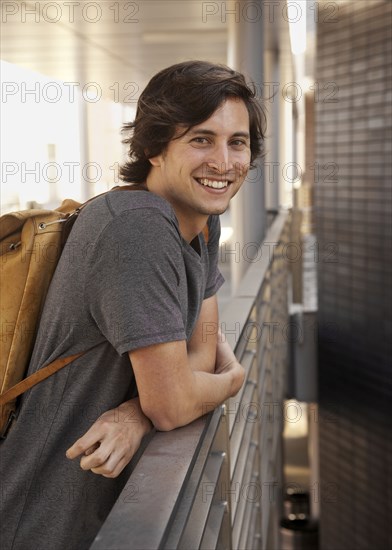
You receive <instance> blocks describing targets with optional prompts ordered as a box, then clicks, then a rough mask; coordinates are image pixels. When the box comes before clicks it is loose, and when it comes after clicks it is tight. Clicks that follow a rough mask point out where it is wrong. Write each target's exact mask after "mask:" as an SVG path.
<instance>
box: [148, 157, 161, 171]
mask: <svg viewBox="0 0 392 550" xmlns="http://www.w3.org/2000/svg"><path fill="white" fill-rule="evenodd" d="M148 161H149V163H150V164H151V165H152V166H155V167H156V168H157V167H159V166H160V165H161V162H162V155H157V156H156V157H150V158H149V159H148Z"/></svg>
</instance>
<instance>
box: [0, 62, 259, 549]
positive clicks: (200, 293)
mask: <svg viewBox="0 0 392 550" xmlns="http://www.w3.org/2000/svg"><path fill="white" fill-rule="evenodd" d="M262 126H263V114H262V111H261V110H260V108H259V106H258V104H257V103H256V101H255V98H254V95H253V93H252V91H251V90H250V89H249V88H248V87H247V85H246V83H245V80H244V78H243V76H242V75H240V74H239V73H236V72H234V71H231V70H230V69H228V68H227V67H222V66H216V65H213V64H210V63H206V62H187V63H181V64H178V65H174V66H172V67H169V68H168V69H165V70H163V71H161V72H160V73H158V74H157V75H156V76H155V77H153V78H152V80H151V81H150V83H149V84H148V86H147V88H146V89H145V91H144V92H143V94H142V95H141V97H140V100H139V104H138V111H137V114H136V119H135V121H134V123H132V124H130V125H128V126H127V129H128V130H131V131H132V134H131V136H130V137H129V138H128V139H126V140H125V141H126V143H128V144H129V146H130V150H129V153H130V160H129V162H128V163H126V164H125V166H124V167H123V169H122V177H123V179H124V181H127V182H130V183H133V184H136V187H135V190H132V191H129V190H128V191H120V190H113V191H111V192H109V193H107V194H106V195H103V196H100V197H98V198H97V199H95V200H94V201H92V202H91V203H90V204H89V205H88V206H87V207H86V208H85V209H83V211H82V213H81V214H80V217H79V219H78V220H77V222H76V223H75V225H74V227H73V229H72V232H71V234H70V236H69V239H68V241H67V243H66V246H65V248H64V251H63V254H62V257H61V259H60V262H59V264H58V267H57V270H56V273H55V276H54V278H53V281H52V284H51V288H50V290H49V294H48V297H47V300H46V304H45V308H44V312H43V315H42V319H41V323H40V330H39V335H38V338H37V342H36V346H35V348H34V353H33V357H32V360H31V365H30V372H33V371H35V370H37V369H38V368H40V367H41V366H44V365H45V364H48V363H49V362H50V361H53V360H54V359H55V358H57V357H61V356H68V355H71V354H74V353H77V352H80V351H85V353H84V354H83V355H82V356H81V357H80V358H78V359H77V360H75V361H74V362H73V363H72V364H71V365H70V366H68V367H66V368H65V369H63V370H62V371H60V372H58V373H57V374H56V375H54V376H52V377H51V378H48V379H47V380H46V381H45V382H42V383H41V384H39V385H37V386H35V387H34V388H33V389H32V390H30V391H29V392H28V393H27V394H26V395H25V396H24V399H23V403H22V406H21V408H20V412H19V416H18V419H17V421H16V422H15V424H14V426H13V428H12V429H11V431H10V433H9V435H8V437H7V439H6V440H5V441H4V442H3V443H2V444H1V470H2V478H1V479H2V480H3V482H2V539H1V547H2V549H3V550H10V549H14V550H16V549H18V550H25V549H26V550H27V549H30V548H39V549H40V550H46V549H48V550H49V549H50V550H53V549H54V550H62V549H64V550H81V549H85V548H88V547H89V545H90V544H91V542H92V540H93V539H94V537H95V534H96V533H97V531H98V530H99V528H100V526H101V524H102V522H103V521H104V519H105V517H106V516H107V514H108V513H109V511H110V509H111V507H112V506H113V504H114V502H115V500H116V498H117V497H118V495H119V493H120V491H121V489H122V488H123V486H124V484H125V482H126V480H127V478H128V477H129V473H130V471H129V461H130V459H131V458H132V456H133V454H134V453H135V451H136V449H137V448H138V446H139V444H140V441H141V439H142V437H143V436H144V435H145V434H146V433H147V432H148V431H150V429H151V425H153V426H155V428H157V429H158V430H172V429H175V428H177V427H179V426H183V425H185V424H188V423H189V422H191V421H192V420H194V419H195V418H198V417H199V416H201V415H202V414H204V413H206V412H207V408H206V404H207V403H209V404H211V403H216V404H218V403H222V402H223V401H224V400H225V399H227V398H228V397H230V396H233V395H235V394H236V393H237V392H238V390H239V389H240V387H241V385H242V383H243V377H244V373H243V369H242V367H241V365H239V363H238V362H237V361H236V359H235V356H234V354H233V352H232V351H231V349H230V348H229V346H228V344H227V343H224V342H221V341H220V339H218V335H217V334H213V335H212V334H209V335H208V337H207V335H206V331H205V330H204V328H205V326H206V324H207V323H208V324H210V323H214V324H215V326H217V327H218V310H217V302H216V296H215V295H216V292H217V290H218V289H219V287H220V286H221V284H222V282H223V278H222V276H221V275H220V273H219V270H218V267H217V262H218V244H219V234H220V225H219V217H218V215H219V214H221V213H222V212H224V211H225V210H226V209H227V207H228V205H229V201H230V199H231V198H232V197H233V196H234V195H235V194H236V193H237V191H238V190H239V189H240V187H241V185H242V183H243V181H244V178H245V176H246V173H247V171H248V169H249V166H250V164H251V163H252V161H253V160H254V159H255V158H256V156H257V155H258V154H259V153H260V150H261V145H262V140H263V128H262ZM207 232H208V238H207V236H206V235H207ZM208 326H211V325H208ZM209 332H210V331H209ZM216 332H218V331H216ZM210 406H211V405H210ZM78 457H81V458H80V460H79V459H78Z"/></svg>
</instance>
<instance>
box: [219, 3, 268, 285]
mask: <svg viewBox="0 0 392 550" xmlns="http://www.w3.org/2000/svg"><path fill="white" fill-rule="evenodd" d="M230 4H232V6H231V8H232V9H231V12H229V10H227V13H228V14H229V13H230V14H231V15H230V17H229V16H228V21H229V39H228V65H229V66H230V67H232V68H233V69H235V70H238V71H240V72H242V73H243V74H244V75H245V77H246V78H247V79H248V80H249V81H251V82H254V83H255V85H256V89H257V91H258V94H259V95H260V93H261V89H262V83H263V52H264V47H263V45H264V42H263V36H264V34H263V19H262V17H258V16H257V13H259V14H261V13H262V7H263V1H262V0H257V2H252V4H253V7H252V11H250V10H249V11H248V10H244V9H241V4H242V3H241V2H233V3H230V2H228V5H230ZM256 4H259V8H258V9H257V10H256V9H255V5H256ZM230 211H231V223H232V227H233V230H234V233H233V242H234V243H240V254H239V255H238V254H233V256H232V265H231V275H232V292H233V293H235V291H236V288H237V287H238V284H239V282H240V281H241V279H242V277H243V275H244V274H245V272H246V270H247V268H248V267H249V265H250V264H251V260H252V255H253V256H255V255H256V254H257V250H256V247H255V246H253V245H251V244H250V243H257V244H259V243H260V242H261V240H262V238H263V236H264V232H265V227H266V214H265V199H264V181H263V176H262V162H261V161H260V162H259V163H258V165H257V167H256V168H255V169H254V170H252V171H251V172H250V174H249V176H248V178H247V181H245V183H244V185H243V187H242V189H241V191H240V192H239V193H238V194H237V196H236V197H235V198H234V199H233V200H232V201H231V205H230ZM237 246H238V245H237Z"/></svg>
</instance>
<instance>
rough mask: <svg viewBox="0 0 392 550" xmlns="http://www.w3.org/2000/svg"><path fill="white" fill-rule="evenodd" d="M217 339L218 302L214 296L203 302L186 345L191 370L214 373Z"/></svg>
mask: <svg viewBox="0 0 392 550" xmlns="http://www.w3.org/2000/svg"><path fill="white" fill-rule="evenodd" d="M217 337H218V302H217V299H216V295H214V296H211V297H210V298H206V299H205V300H204V301H203V303H202V306H201V309H200V314H199V318H198V320H197V323H196V326H195V329H194V331H193V334H192V337H191V338H190V340H189V342H188V345H187V352H188V359H189V365H190V367H191V369H192V370H195V371H196V370H199V371H204V372H210V373H213V372H214V370H215V362H216V346H217V341H218V338H217Z"/></svg>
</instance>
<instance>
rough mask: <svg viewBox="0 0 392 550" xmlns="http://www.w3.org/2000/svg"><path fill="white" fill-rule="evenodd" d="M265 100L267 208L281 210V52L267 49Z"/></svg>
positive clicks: (265, 60) (265, 56)
mask: <svg viewBox="0 0 392 550" xmlns="http://www.w3.org/2000/svg"><path fill="white" fill-rule="evenodd" d="M264 62H265V67H264V82H265V89H264V101H265V103H264V104H265V110H266V115H267V133H266V155H265V157H264V185H265V207H266V209H271V210H279V207H280V190H279V118H280V114H279V85H280V77H279V52H278V51H277V50H271V49H270V50H267V51H266V52H265V55H264Z"/></svg>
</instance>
